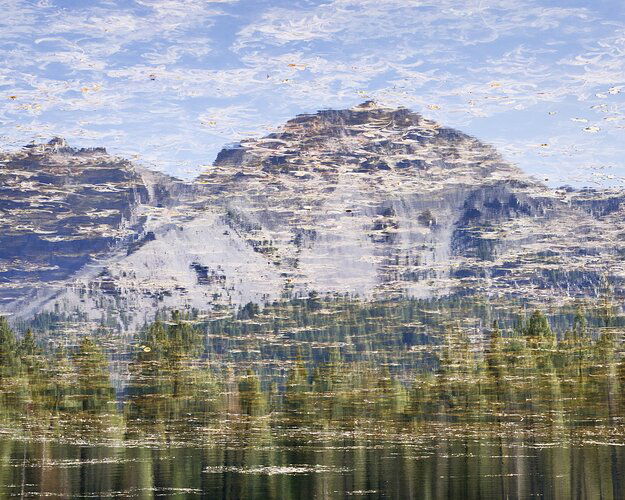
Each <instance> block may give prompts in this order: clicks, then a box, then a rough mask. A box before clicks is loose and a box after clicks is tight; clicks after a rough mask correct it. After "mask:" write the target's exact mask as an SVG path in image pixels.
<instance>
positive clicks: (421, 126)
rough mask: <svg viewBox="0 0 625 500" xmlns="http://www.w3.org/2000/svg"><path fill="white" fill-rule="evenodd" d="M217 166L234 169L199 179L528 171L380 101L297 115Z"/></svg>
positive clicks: (435, 177) (443, 176)
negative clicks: (221, 174)
mask: <svg viewBox="0 0 625 500" xmlns="http://www.w3.org/2000/svg"><path fill="white" fill-rule="evenodd" d="M214 166H215V167H221V166H223V167H228V169H227V170H225V171H224V172H223V174H225V176H226V178H224V177H223V176H220V175H219V172H217V173H216V171H215V169H214V168H213V169H211V170H210V171H209V172H207V173H205V174H203V175H202V176H200V178H199V179H198V180H199V181H200V182H201V183H204V184H213V185H219V184H223V183H224V182H226V183H227V182H229V180H228V179H227V176H230V175H235V174H237V177H236V178H233V180H236V181H237V182H238V181H240V180H241V179H244V178H249V177H255V176H259V175H260V176H266V175H269V174H272V175H299V176H300V178H301V179H302V180H304V179H305V178H306V177H305V176H304V174H303V172H307V173H308V174H311V175H312V174H313V172H319V173H320V172H324V174H323V175H329V174H330V173H334V174H341V173H358V174H365V173H366V174H370V175H371V176H374V174H380V175H383V176H384V177H386V178H388V179H390V180H392V179H391V178H393V179H395V180H399V178H398V176H399V177H401V178H402V179H403V180H402V181H401V182H404V181H405V180H406V178H409V179H410V181H411V182H412V181H414V180H415V179H421V180H423V181H425V180H427V179H429V182H430V183H432V182H436V183H438V182H441V181H444V182H449V181H451V180H453V178H454V176H455V177H458V175H462V176H469V177H474V178H478V177H479V178H484V177H487V176H490V175H497V176H501V175H505V176H515V177H519V176H520V177H523V175H522V173H521V172H520V171H519V170H518V169H516V168H515V167H513V166H511V165H509V164H507V163H505V162H504V161H503V160H502V159H501V157H500V156H499V155H498V154H497V152H496V151H495V150H494V149H493V148H492V147H490V146H489V145H487V144H484V143H482V142H480V141H478V140H477V139H475V138H473V137H471V136H469V135H467V134H464V133H462V132H460V131H458V130H455V129H452V128H448V127H444V126H442V125H439V124H438V123H436V122H434V121H431V120H428V119H426V118H423V116H421V115H420V114H419V113H416V112H414V111H412V110H410V109H407V108H403V107H399V108H390V107H386V106H383V105H381V104H379V103H377V102H375V101H365V102H363V103H361V104H359V105H357V106H354V107H352V108H349V109H338V110H337V109H324V110H320V111H317V112H316V113H310V114H301V115H298V116H296V117H295V118H293V119H291V120H289V121H287V122H286V123H285V124H284V126H283V127H282V128H281V129H280V130H279V131H277V132H275V133H272V134H269V135H267V136H265V137H263V138H259V139H246V140H243V141H241V142H240V143H239V144H237V145H236V147H228V148H225V149H224V150H222V151H221V152H220V153H219V155H218V157H217V159H216V161H215V163H214ZM233 167H236V170H234V171H233V170H232V168H233ZM391 172H392V173H393V174H391ZM215 175H216V177H215ZM320 175H321V174H320Z"/></svg>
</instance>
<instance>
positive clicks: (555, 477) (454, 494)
mask: <svg viewBox="0 0 625 500" xmlns="http://www.w3.org/2000/svg"><path fill="white" fill-rule="evenodd" d="M233 425H234V426H235V427H236V429H230V431H229V433H228V434H224V435H222V436H221V437H220V438H219V439H215V440H214V442H213V443H211V442H210V441H211V439H210V438H207V441H209V442H207V443H206V444H205V445H203V446H200V445H198V444H196V443H193V444H191V443H183V442H174V441H171V442H167V440H165V442H160V443H156V442H153V443H150V444H148V443H146V442H143V443H142V442H133V441H128V442H119V443H116V444H95V443H93V444H86V443H85V444H78V443H76V442H71V443H68V442H63V440H60V441H54V440H53V441H48V440H37V439H36V438H35V437H33V438H32V439H30V440H28V441H24V440H15V439H11V438H10V437H9V436H7V435H5V436H4V437H3V438H2V439H0V460H1V462H0V483H1V484H2V486H1V487H0V497H1V498H13V497H16V498H33V497H45V498H115V497H117V498H142V499H144V498H145V499H147V498H228V499H240V498H258V499H269V498H283V499H296V498H297V499H300V498H301V499H308V498H423V499H429V498H432V499H437V498H475V499H478V498H483V499H490V498H492V499H501V498H511V499H512V498H553V499H558V498H560V499H572V498H580V499H582V498H583V499H613V498H623V497H624V494H625V493H624V491H625V490H624V486H625V485H624V484H623V481H624V477H623V471H625V447H623V444H624V443H618V444H612V445H610V444H609V443H608V442H595V441H594V440H593V439H590V438H584V436H583V433H582V434H581V435H577V436H576V435H571V434H569V435H567V436H564V435H558V436H554V435H552V436H547V435H545V436H543V437H542V438H541V439H533V438H529V437H528V434H531V432H530V430H528V429H526V432H523V431H521V430H520V429H515V430H514V431H513V432H512V433H508V434H507V435H506V431H505V429H503V428H499V430H498V431H497V432H493V429H492V428H491V429H490V430H489V429H482V430H480V429H477V428H467V427H463V428H460V429H458V428H454V427H453V426H434V427H430V428H429V430H428V429H416V428H415V429H413V430H412V432H406V433H404V434H401V435H395V436H390V435H386V436H384V435H376V433H375V432H373V431H372V430H371V429H369V430H358V429H354V430H351V431H336V430H334V431H324V430H319V431H316V432H301V430H300V429H294V428H284V429H280V428H278V429H276V428H269V427H268V426H266V425H264V423H263V422H262V421H260V422H259V421H256V419H252V420H249V421H245V420H241V419H238V420H237V422H236V424H233ZM196 432H197V431H196ZM501 432H503V433H501ZM207 434H208V435H210V432H208V433H207ZM498 434H499V435H498ZM549 437H551V439H549ZM198 438H201V436H194V440H197V439H198Z"/></svg>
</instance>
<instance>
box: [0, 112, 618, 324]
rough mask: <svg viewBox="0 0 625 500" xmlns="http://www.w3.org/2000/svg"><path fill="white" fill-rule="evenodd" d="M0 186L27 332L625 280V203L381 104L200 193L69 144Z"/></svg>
mask: <svg viewBox="0 0 625 500" xmlns="http://www.w3.org/2000/svg"><path fill="white" fill-rule="evenodd" d="M29 169H30V170H29ZM0 180H2V181H3V183H2V186H3V187H2V192H3V196H2V198H4V201H0V210H2V212H1V213H2V223H3V224H4V225H3V226H2V227H3V228H5V232H4V233H3V235H2V236H0V248H2V250H0V266H1V267H0V312H5V313H13V314H14V315H15V316H16V317H28V316H32V315H33V314H35V313H37V312H41V311H46V310H55V311H63V312H66V313H68V314H77V315H79V316H80V317H83V318H87V319H88V320H89V321H90V322H91V323H93V324H102V323H104V324H108V325H110V326H111V327H114V328H121V329H130V328H134V327H136V326H137V324H139V323H140V322H142V321H145V320H149V319H150V318H151V317H153V315H154V314H155V312H156V311H157V310H161V309H168V308H182V309H194V310H200V311H205V312H206V313H207V314H211V311H219V310H221V309H223V308H233V307H237V306H240V305H242V304H244V303H247V302H249V301H252V302H260V303H262V302H265V301H271V300H276V299H279V298H281V297H291V296H298V295H306V294H308V293H310V292H312V291H315V292H319V293H349V294H352V295H358V296H360V297H364V298H366V297H371V298H376V297H391V298H392V297H398V296H403V295H409V296H415V297H421V298H428V297H438V296H441V295H449V294H456V293H461V294H466V293H478V294H485V295H487V296H488V295H491V296H498V295H506V294H512V295H514V294H526V295H531V296H534V297H536V298H537V299H539V300H542V299H544V298H554V297H557V298H560V299H561V300H568V299H570V298H575V297H580V296H589V295H593V294H596V293H597V290H598V289H599V287H600V286H602V285H601V282H602V280H605V279H606V277H607V279H609V280H610V281H611V282H613V285H614V286H615V288H616V289H617V290H620V287H621V286H622V281H623V277H624V276H625V271H624V266H623V262H622V261H623V259H622V258H621V256H622V255H625V248H623V246H624V244H623V243H622V240H623V238H622V235H625V226H624V224H623V223H622V222H621V220H623V217H622V215H623V214H622V213H621V212H622V208H621V207H622V202H623V199H625V197H624V196H623V193H621V192H619V191H615V190H612V191H590V190H585V191H584V190H580V191H577V190H567V189H559V190H553V189H550V188H547V187H546V186H544V185H543V184H541V183H540V182H537V181H535V180H533V179H531V178H529V177H528V176H526V175H525V174H524V173H523V172H522V171H521V170H519V169H518V168H517V167H514V166H512V165H509V164H508V163H506V162H505V161H504V160H503V159H502V158H501V156H500V155H499V154H498V153H497V151H496V150H494V148H492V147H491V146H489V145H486V144H483V143H481V142H480V141H478V140H477V139H475V138H473V137H470V136H468V135H466V134H464V133H462V132H459V131H456V130H454V129H450V128H446V127H442V126H440V125H438V124H436V123H435V122H432V121H429V120H427V119H425V118H423V117H422V116H421V115H419V114H417V113H414V112H411V111H410V110H407V109H405V108H399V109H393V108H385V107H383V106H379V105H377V104H375V103H373V102H366V103H363V104H361V105H359V106H356V107H355V108H351V109H348V110H324V111H319V112H318V113H316V114H308V115H299V116H297V117H296V118H294V119H292V120H289V121H288V122H287V123H286V124H285V125H284V126H283V127H282V129H281V130H280V131H278V132H275V133H273V134H269V135H267V136H266V137H263V138H259V139H246V140H243V141H241V142H240V143H239V144H237V145H236V146H234V147H230V148H224V149H223V150H222V151H221V152H220V153H219V155H218V156H217V159H216V160H215V162H214V164H213V165H212V166H211V167H210V168H208V169H207V170H206V171H205V172H203V173H202V174H201V175H200V176H198V177H197V178H196V179H194V180H193V181H191V182H183V181H179V180H177V179H174V178H172V177H169V176H167V175H165V174H160V173H157V172H152V171H149V170H146V169H142V168H141V167H137V166H134V165H132V164H131V163H130V162H128V161H126V160H123V159H119V158H113V157H111V156H109V155H108V154H107V153H106V150H105V149H104V148H94V149H89V150H85V149H74V148H70V147H69V146H68V145H67V143H66V142H65V141H64V140H62V139H60V138H55V139H53V140H52V141H50V143H48V144H47V145H43V146H37V145H31V146H29V147H27V148H25V149H24V150H23V151H21V152H19V153H13V154H4V155H2V156H1V157H0ZM81 200H82V204H81ZM70 207H71V208H70ZM27 219H30V220H34V221H35V222H30V223H28V224H26V223H25V221H26V220H27ZM46 232H47V233H49V234H45V233H46ZM55 238H58V241H57V242H56V243H55V244H51V242H48V243H45V244H44V243H42V242H46V241H47V240H49V239H55ZM72 241H73V242H75V243H73V244H72V243H71V242H72ZM11 249H12V250H11ZM63 252H65V253H63ZM58 254H60V255H61V256H62V257H64V258H65V261H64V260H63V259H62V258H61V259H59V257H58ZM46 268H53V269H48V271H47V272H46V271H45V269H46ZM20 273H21V274H20Z"/></svg>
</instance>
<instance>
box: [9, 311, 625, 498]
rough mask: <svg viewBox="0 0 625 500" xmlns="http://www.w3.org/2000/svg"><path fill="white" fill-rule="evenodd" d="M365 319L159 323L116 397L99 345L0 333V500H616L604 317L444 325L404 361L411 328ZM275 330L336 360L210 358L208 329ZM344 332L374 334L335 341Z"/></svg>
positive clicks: (383, 314) (613, 382)
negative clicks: (385, 339) (415, 358)
mask: <svg viewBox="0 0 625 500" xmlns="http://www.w3.org/2000/svg"><path fill="white" fill-rule="evenodd" d="M344 305H345V304H344ZM275 307H277V306H275ZM358 307H361V306H353V305H350V306H349V307H343V309H341V310H340V312H339V313H336V312H335V311H333V310H332V306H331V305H329V304H325V305H324V304H322V305H320V304H319V303H318V300H315V301H313V302H311V303H310V304H308V305H305V306H304V308H303V309H301V308H300V309H296V308H292V309H291V310H290V311H286V312H285V311H284V310H282V311H280V312H278V311H277V310H276V309H274V310H273V311H269V312H267V310H265V312H263V311H260V310H258V309H252V308H248V309H245V310H243V313H240V314H239V317H234V318H232V319H231V324H228V323H227V322H223V321H222V323H221V324H219V325H213V326H212V327H211V328H214V329H213V330H211V329H210V328H209V329H208V330H203V327H202V325H201V324H199V323H198V322H197V321H191V320H190V319H189V318H183V317H181V316H180V315H175V316H174V317H172V318H171V319H169V320H168V321H166V322H164V321H163V322H161V321H159V322H156V323H155V324H153V325H151V326H150V327H149V328H147V329H146V330H145V331H144V332H143V333H142V335H141V336H140V338H138V339H137V341H136V344H135V346H134V349H133V352H132V354H131V356H130V358H129V363H128V370H127V371H126V372H125V373H126V374H127V375H126V376H127V380H126V381H125V389H124V391H123V393H122V396H121V398H116V395H115V391H114V390H113V386H112V383H111V378H110V373H111V370H110V367H109V360H108V359H109V358H108V357H107V355H106V353H105V350H104V349H102V347H101V346H100V345H99V342H98V341H96V340H93V339H91V338H89V337H84V338H83V339H82V340H81V341H80V342H78V343H76V345H74V346H68V347H65V348H59V349H56V350H55V351H54V352H44V351H42V350H41V349H40V348H39V347H38V346H37V344H36V343H35V342H34V340H33V337H32V335H31V334H28V335H24V336H23V337H22V338H21V340H20V339H18V338H16V336H15V334H14V333H13V331H12V330H11V329H10V328H9V327H8V324H7V323H6V322H4V321H0V357H2V360H3V364H2V370H1V373H0V378H1V382H2V393H1V398H0V498H10V497H13V496H17V497H20V496H21V497H24V498H26V497H36V496H45V497H52V498H54V497H57V498H94V497H95V498H98V497H104V498H106V497H122V498H155V497H166V498H196V497H197V498H200V497H204V498H232V499H239V498H285V499H288V498H476V499H477V498H497V499H499V498H532V497H538V498H562V499H568V498H588V499H595V498H606V499H611V498H624V497H625V488H624V485H623V471H625V451H624V450H625V420H624V417H625V359H624V357H623V355H622V352H621V345H622V338H621V328H620V326H618V319H617V318H614V317H612V315H611V314H608V313H606V312H605V311H606V309H605V306H604V305H602V306H601V307H600V308H599V309H598V311H599V312H597V310H595V311H594V312H593V311H589V310H582V309H581V308H579V307H578V308H577V309H576V310H575V311H573V312H572V313H571V314H570V315H569V316H568V317H569V319H570V321H569V324H568V326H567V327H566V328H564V329H558V328H554V330H552V325H557V324H558V321H559V322H560V323H562V324H564V323H566V322H565V321H564V320H563V319H562V317H561V318H560V320H558V319H557V318H555V317H554V316H551V317H549V318H547V317H546V316H544V315H543V314H542V313H540V312H535V313H532V314H531V315H528V317H527V318H522V319H521V321H518V322H516V323H515V321H512V320H510V321H508V320H507V319H506V318H503V319H502V321H501V324H500V323H498V322H494V323H491V324H490V325H489V326H488V327H486V328H482V329H480V331H479V332H478V333H477V334H476V333H475V329H474V328H472V329H468V328H465V327H464V326H463V323H462V322H461V321H442V320H441V321H440V325H441V328H442V330H443V331H442V333H441V334H440V335H438V336H436V339H435V340H433V341H432V342H431V343H429V344H428V345H427V346H426V347H427V348H426V349H423V350H422V351H421V352H422V355H421V358H420V361H419V362H414V363H413V364H412V365H410V364H409V363H403V361H401V362H400V361H397V362H392V360H405V359H407V358H408V356H409V354H408V351H411V352H413V353H414V352H415V351H416V350H415V349H414V348H413V347H414V346H413V345H412V344H410V343H409V344H410V345H407V346H405V348H404V351H403V352H402V351H401V347H400V346H399V345H398V344H397V341H396V337H397V336H398V335H399V334H400V333H401V334H402V335H403V334H404V333H406V332H407V331H410V330H408V327H407V326H406V324H407V323H410V324H413V323H414V322H415V317H414V316H411V315H410V314H407V313H406V311H405V310H403V312H401V313H398V309H397V307H400V308H401V307H404V306H398V305H397V304H395V305H392V306H389V307H394V308H395V309H394V310H392V311H390V313H389V309H388V308H387V309H384V307H386V306H383V305H380V304H377V305H373V306H369V307H370V308H376V310H375V314H373V313H372V312H371V310H368V311H363V310H362V308H361V309H358ZM406 307H407V306H406ZM329 309H330V311H329ZM329 312H330V313H331V314H330V313H329ZM456 314H457V313H456ZM263 315H265V316H267V317H269V316H270V315H271V317H272V318H274V320H272V321H273V323H272V322H271V321H268V320H267V318H266V317H265V318H264V316H263ZM243 316H245V317H243ZM295 317H296V319H293V318H295ZM275 318H279V319H275ZM323 318H325V319H323ZM329 318H332V319H329ZM374 318H377V319H375V320H374ZM385 318H386V319H385ZM490 319H492V317H491V318H490ZM276 321H280V322H283V323H285V324H287V326H286V327H285V328H287V329H291V331H292V333H293V336H292V338H293V337H294V336H295V333H297V332H296V330H295V328H299V327H301V325H302V323H308V325H309V326H310V325H314V324H317V326H316V327H315V329H314V331H312V330H310V329H308V330H306V333H305V334H306V335H312V336H313V337H314V336H316V338H311V339H309V341H310V342H320V339H319V338H320V337H322V336H325V337H326V339H325V341H324V342H326V344H327V345H326V346H325V347H324V349H325V354H324V355H323V356H321V357H319V356H313V355H311V350H310V344H306V343H305V342H304V341H302V339H301V338H300V339H299V340H300V341H299V342H297V343H295V342H294V343H293V345H292V346H291V348H290V351H289V353H285V355H284V359H283V360H282V361H281V362H280V364H277V362H272V363H274V364H272V365H271V366H270V367H269V368H268V367H267V366H264V367H261V368H259V364H258V363H253V362H250V360H249V359H247V360H238V361H237V360H235V361H232V359H230V360H225V361H224V359H223V358H219V357H218V356H217V355H216V354H215V352H214V351H213V352H212V353H211V355H210V356H209V355H207V353H208V351H210V347H209V342H208V341H207V337H206V335H205V334H206V333H207V332H208V333H209V335H210V334H215V331H216V330H219V331H220V333H219V335H222V334H223V333H224V332H225V331H226V330H228V329H230V330H232V331H230V332H229V334H228V335H230V336H231V338H232V339H233V342H234V341H236V342H238V343H239V345H248V350H249V351H251V350H253V349H252V347H251V346H255V347H256V348H258V350H259V351H260V352H262V351H263V349H265V350H267V349H268V347H267V346H268V345H273V342H275V335H279V334H281V333H280V330H279V329H277V328H276V325H275V322H276ZM324 322H325V323H324ZM372 322H373V323H375V326H374V327H372V326H371V325H370V324H371V323H372ZM258 324H260V325H263V324H264V325H265V326H264V327H261V328H260V330H259V329H258V328H257V326H258ZM345 324H351V325H352V326H351V327H350V331H352V332H353V335H357V332H361V334H362V335H363V336H364V337H361V339H360V340H359V341H357V342H354V343H347V342H338V341H337V338H343V339H344V338H345V328H344V326H345ZM298 325H299V326H298ZM341 325H342V326H341ZM236 328H239V329H240V330H241V331H233V330H234V329H236ZM367 330H368V331H369V333H367ZM211 332H212V333H211ZM311 332H312V333H311ZM381 332H385V334H386V335H389V336H391V337H393V338H392V339H391V340H389V343H390V345H391V347H390V348H389V349H387V350H384V349H383V348H378V347H379V346H378V347H376V346H374V344H375V342H377V341H378V340H376V339H375V336H376V335H382V334H381ZM398 332H399V333H398ZM203 334H204V335H203ZM476 335H477V336H476ZM244 337H248V339H247V344H245V343H244V340H243V339H244ZM363 338H368V339H369V341H370V344H369V351H368V356H365V355H363V353H364V352H365V351H359V352H356V348H354V346H355V345H359V342H360V343H363V342H364V341H363V340H362V339H363ZM213 347H214V346H213ZM279 349H284V342H282V344H281V346H280V347H279ZM350 349H353V351H351V352H350ZM374 351H377V352H374ZM287 354H288V355H287ZM271 358H272V359H279V356H271ZM319 358H320V359H319ZM380 360H384V361H383V362H382V361H380ZM402 363H403V364H402ZM276 374H278V375H276Z"/></svg>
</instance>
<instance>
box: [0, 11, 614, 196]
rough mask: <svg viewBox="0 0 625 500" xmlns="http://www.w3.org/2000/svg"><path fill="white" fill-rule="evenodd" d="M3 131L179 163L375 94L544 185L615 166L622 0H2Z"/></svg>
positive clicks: (194, 163)
mask: <svg viewBox="0 0 625 500" xmlns="http://www.w3.org/2000/svg"><path fill="white" fill-rule="evenodd" d="M0 8H1V12H2V13H3V16H2V18H0V59H1V61H2V62H1V64H0V125H1V127H0V147H2V148H3V149H14V148H17V147H20V146H21V145H23V144H26V143H28V142H30V141H32V140H36V141H42V140H48V139H49V138H50V137H52V136H55V135H60V136H63V137H65V138H66V139H68V141H70V143H71V144H72V145H76V146H105V147H107V148H108V150H109V151H111V152H113V153H115V154H119V155H121V156H124V157H128V158H131V159H133V160H135V161H137V162H139V163H142V164H145V165H148V166H152V167H154V168H158V169H160V170H164V171H167V172H169V173H171V174H174V175H178V176H181V177H186V178H189V177H192V176H194V175H196V174H197V173H198V172H199V171H200V170H201V169H202V168H205V166H206V165H209V164H210V163H211V162H212V161H213V160H214V158H215V156H216V154H217V152H218V151H219V150H220V149H221V148H222V146H223V145H224V144H228V143H232V142H236V141H237V140H238V139H241V138H245V137H250V136H258V135H264V134H266V133H269V132H271V131H272V130H275V129H276V128H277V127H279V126H280V125H281V124H282V123H283V122H284V121H286V120H287V119H289V118H291V117H293V116H294V115H296V114H298V113H305V112H314V111H316V110H317V109H323V108H344V107H351V106H354V105H356V104H359V103H360V102H362V101H365V100H368V99H374V100H377V101H378V102H380V103H381V104H386V105H389V106H405V107H409V108H411V109H414V110H415V111H418V112H420V113H422V114H423V115H425V116H426V117H428V118H431V119H434V120H437V121H439V122H440V123H443V124H445V125H449V126H453V127H456V128H459V129H461V130H463V131H465V132H467V133H470V134H472V135H475V136H477V137H478V138H480V139H482V140H484V141H486V142H489V143H491V144H494V145H495V146H496V147H497V148H498V149H499V150H500V151H501V153H502V154H503V155H504V157H505V158H506V159H508V160H509V161H511V162H513V163H516V164H518V165H519V166H520V167H521V168H523V169H524V170H526V171H527V172H529V173H531V174H533V175H536V176H537V177H539V178H542V179H547V180H548V182H549V183H550V184H552V185H560V184H565V183H568V184H576V185H580V184H583V185H592V186H594V185H615V186H621V185H622V184H623V183H624V181H625V157H624V155H623V150H624V149H625V141H624V139H625V115H624V114H623V111H624V110H625V2H622V1H621V0H592V1H590V0H586V1H579V0H578V1H568V0H561V1H546V0H477V1H464V2H463V1H461V0H324V1H315V0H291V1H279V0H264V1H263V0H253V1H250V0H238V1H237V0H222V1H214V2H210V1H206V0H135V1H130V0H117V1H115V0H111V1H101V2H86V1H80V2H79V1H66V0H39V1H30V0H29V1H26V0H0Z"/></svg>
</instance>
